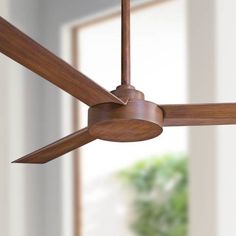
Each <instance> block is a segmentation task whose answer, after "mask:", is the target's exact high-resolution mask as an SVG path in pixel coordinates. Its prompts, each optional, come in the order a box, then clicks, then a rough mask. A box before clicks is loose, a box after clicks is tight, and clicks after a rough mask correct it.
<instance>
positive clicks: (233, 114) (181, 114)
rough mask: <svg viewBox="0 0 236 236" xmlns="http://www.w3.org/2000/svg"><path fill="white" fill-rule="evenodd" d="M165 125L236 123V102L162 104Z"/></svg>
mask: <svg viewBox="0 0 236 236" xmlns="http://www.w3.org/2000/svg"><path fill="white" fill-rule="evenodd" d="M160 108H161V109H162V110H163V112H164V126H201V125H229V124H236V103H219V104H192V105H191V104H189V105H160Z"/></svg>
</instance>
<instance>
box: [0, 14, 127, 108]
mask: <svg viewBox="0 0 236 236" xmlns="http://www.w3.org/2000/svg"><path fill="white" fill-rule="evenodd" d="M0 52H2V53H3V54H5V55H6V56H8V57H10V58H11V59H13V60H15V61H16V62H18V63H20V64H22V65H23V66H25V67H27V68H28V69H30V70H31V71H33V72H35V73H36V74H38V75H40V76H42V77H43V78H44V79H46V80H48V81H49V82H51V83H53V84H55V85H56V86H58V87H59V88H61V89H63V90H64V91H66V92H68V93H69V94H71V95H72V96H74V97H76V98H77V99H79V100H80V101H82V102H84V103H86V104H87V105H89V106H93V105H96V104H99V103H104V102H114V103H119V104H124V102H123V101H121V100H120V99H119V98H117V97H115V96H114V95H113V94H111V93H110V92H108V91H106V90H105V89H103V88H102V87H101V86H99V85H98V84H96V83H95V82H93V81H92V80H90V79H89V78H87V77H86V76H85V75H83V74H82V73H80V72H79V71H77V70H76V69H74V68H73V67H72V66H70V65H69V64H67V63H66V62H64V61H63V60H62V59H60V58H58V57H57V56H55V55H54V54H53V53H51V52H49V51H48V50H47V49H45V48H44V47H42V46H41V45H39V44H38V43H37V42H35V41H34V40H32V39H31V38H29V37H28V36H26V35H25V34H24V33H22V32H21V31H19V30H18V29H16V28H15V27H14V26H12V25H11V24H9V23H8V22H7V21H5V20H4V19H3V18H2V17H0Z"/></svg>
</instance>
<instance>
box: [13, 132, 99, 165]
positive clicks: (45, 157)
mask: <svg viewBox="0 0 236 236" xmlns="http://www.w3.org/2000/svg"><path fill="white" fill-rule="evenodd" d="M93 140H95V138H94V137H92V136H91V135H90V134H89V132H88V129H87V128H85V129H82V130H80V131H78V132H76V133H74V134H71V135H69V136H67V137H65V138H63V139H61V140H58V141H57V142H55V143H52V144H50V145H48V146H46V147H44V148H42V149H39V150H38V151H35V152H33V153H31V154H29V155H27V156H24V157H22V158H20V159H18V160H16V161H14V162H13V163H32V164H44V163H47V162H49V161H51V160H53V159H55V158H57V157H60V156H62V155H64V154H66V153H67V152H70V151H73V150H74V149H76V148H79V147H81V146H83V145H85V144H87V143H89V142H92V141H93Z"/></svg>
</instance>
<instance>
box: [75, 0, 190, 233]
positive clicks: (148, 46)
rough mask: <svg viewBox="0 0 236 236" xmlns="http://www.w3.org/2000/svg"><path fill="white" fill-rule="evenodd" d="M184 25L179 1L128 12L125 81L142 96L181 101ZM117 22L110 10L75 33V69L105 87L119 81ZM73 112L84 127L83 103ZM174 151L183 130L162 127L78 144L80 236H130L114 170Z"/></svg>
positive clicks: (183, 145) (179, 148)
mask: <svg viewBox="0 0 236 236" xmlns="http://www.w3.org/2000/svg"><path fill="white" fill-rule="evenodd" d="M185 24H186V19H185V1H184V0H177V1H166V2H164V3H152V4H143V5H142V4H141V5H140V6H138V7H136V8H135V9H134V10H133V12H132V40H131V41H132V77H131V81H132V85H134V86H135V87H136V89H137V90H141V91H142V92H144V93H145V95H146V100H149V101H153V102H156V103H157V104H158V103H159V104H167V103H185V102H186V100H187V91H186V88H187V84H186V70H187V66H186V28H185ZM120 26H121V24H120V15H119V14H111V15H109V16H105V17H101V18H96V17H95V19H94V20H92V21H91V22H90V21H89V22H85V24H84V23H83V24H81V25H79V27H78V28H77V32H76V38H77V41H76V48H77V51H76V56H77V58H78V62H79V63H78V64H79V65H78V68H79V70H80V71H82V72H83V73H85V74H86V75H88V76H89V77H90V78H92V79H93V80H95V81H96V82H97V83H99V84H101V85H102V86H104V87H105V88H106V89H108V90H114V89H115V87H116V86H118V85H119V84H120V77H121V73H120V70H121V69H120V68H121V66H120V65H121V62H120V55H121V43H120V42H121V35H120V32H121V30H120ZM79 110H80V121H81V126H82V127H84V126H87V116H86V114H87V107H86V106H85V105H83V104H81V105H80V109H79ZM176 152H177V153H180V152H182V153H186V152H187V131H186V128H183V127H181V128H165V129H164V132H163V134H162V135H161V136H160V137H158V138H156V139H153V140H149V141H145V142H140V143H111V142H105V141H99V140H97V141H95V142H93V143H91V144H89V145H87V146H86V147H84V148H82V151H81V176H82V186H81V193H82V218H83V227H82V236H90V235H91V236H92V235H124V236H130V235H132V233H131V231H130V229H129V227H128V223H127V222H128V220H129V209H128V208H129V204H128V201H127V199H126V198H125V196H124V195H123V194H122V191H121V188H120V186H119V184H118V182H117V181H116V180H115V173H117V172H119V171H120V170H122V169H123V168H126V167H127V166H129V165H132V164H133V163H135V162H136V161H138V160H140V159H144V158H149V157H152V156H153V155H159V154H163V153H176ZM104 226H106V227H104ZM114 232H116V234H114Z"/></svg>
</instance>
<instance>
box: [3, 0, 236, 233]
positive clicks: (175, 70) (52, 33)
mask: <svg viewBox="0 0 236 236" xmlns="http://www.w3.org/2000/svg"><path fill="white" fill-rule="evenodd" d="M132 6H133V7H132V84H133V85H134V86H135V87H136V88H137V89H138V90H142V91H143V92H144V93H145V95H146V99H147V100H149V101H154V102H156V103H160V104H167V103H201V102H204V103H207V102H235V101H236V95H235V89H234V86H236V80H235V76H236V66H235V65H234V62H235V61H236V58H235V57H236V56H235V55H236V45H235V41H236V29H235V27H234V24H233V22H234V20H236V16H235V9H236V3H235V2H234V1H230V0H150V1H149V0H146V1H144V0H136V1H132ZM0 15H1V16H2V17H4V18H5V19H7V20H8V21H10V22H11V23H13V24H14V25H16V26H17V27H18V28H20V29H21V30H22V31H23V32H25V33H27V34H28V35H29V36H31V37H32V38H34V39H35V40H36V41H38V42H39V43H41V44H42V45H43V46H45V47H47V48H48V49H49V50H50V51H52V52H54V53H55V54H56V55H58V56H60V57H61V58H63V59H64V60H66V61H67V62H68V63H70V64H71V65H73V66H74V67H76V68H77V69H79V70H81V71H82V72H83V73H85V74H86V75H88V76H89V77H91V78H92V79H93V80H95V81H96V82H97V83H99V84H101V85H102V86H104V87H105V88H106V89H108V90H113V89H115V87H116V86H118V85H119V83H120V77H121V75H120V74H121V73H120V67H121V65H120V64H121V63H120V54H121V53H120V50H121V43H120V42H121V40H120V37H121V34H120V32H121V28H120V26H121V25H120V1H119V0H96V1H94V0H86V1H85V0H77V1H75V0H67V1H66V0H57V1H56V0H49V1H44V0H40V1H39V0H21V1H16V0H0ZM147 72H148V73H147ZM87 108H88V107H86V106H85V105H83V104H80V103H79V102H76V101H75V100H74V99H73V98H72V97H71V96H69V95H68V94H66V93H64V92H62V91H61V90H59V89H58V88H56V87H54V86H53V85H51V84H50V83H48V82H47V81H44V80H42V79H41V78H39V77H38V76H37V75H35V74H33V73H32V72H30V71H28V70H26V69H24V68H23V67H22V66H20V65H18V64H17V63H15V62H13V61H11V60H10V59H9V58H7V57H5V56H3V55H0V235H3V236H28V235H29V236H39V235H40V236H41V235H44V236H49V235H50V236H54V235H55V236H92V235H99V236H100V235H102V236H109V235H114V236H121V235H122V236H180V235H181V236H216V235H217V236H225V235H229V236H231V235H236V224H235V219H236V204H235V199H236V184H235V179H236V171H235V166H236V159H235V154H234V145H235V135H236V127H234V126H221V127H194V128H184V127H180V128H166V129H165V130H164V133H163V135H162V136H161V137H158V138H156V139H154V140H149V141H145V142H140V143H130V144H120V143H109V142H104V141H96V142H93V143H91V144H88V145H86V146H84V147H83V148H81V149H80V150H79V152H78V151H77V152H73V153H70V154H68V155H66V156H64V157H61V158H59V159H56V160H54V161H52V162H50V163H48V164H46V165H42V166H35V165H17V164H10V162H11V161H13V160H15V159H17V158H19V157H21V156H23V155H25V154H27V153H29V152H32V151H34V150H35V149H38V148H40V147H42V146H44V145H46V144H49V143H51V142H53V141H55V140H57V139H59V138H61V137H63V136H66V135H68V134H70V133H72V132H73V131H75V130H77V129H79V128H81V127H84V126H86V123H87Z"/></svg>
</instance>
